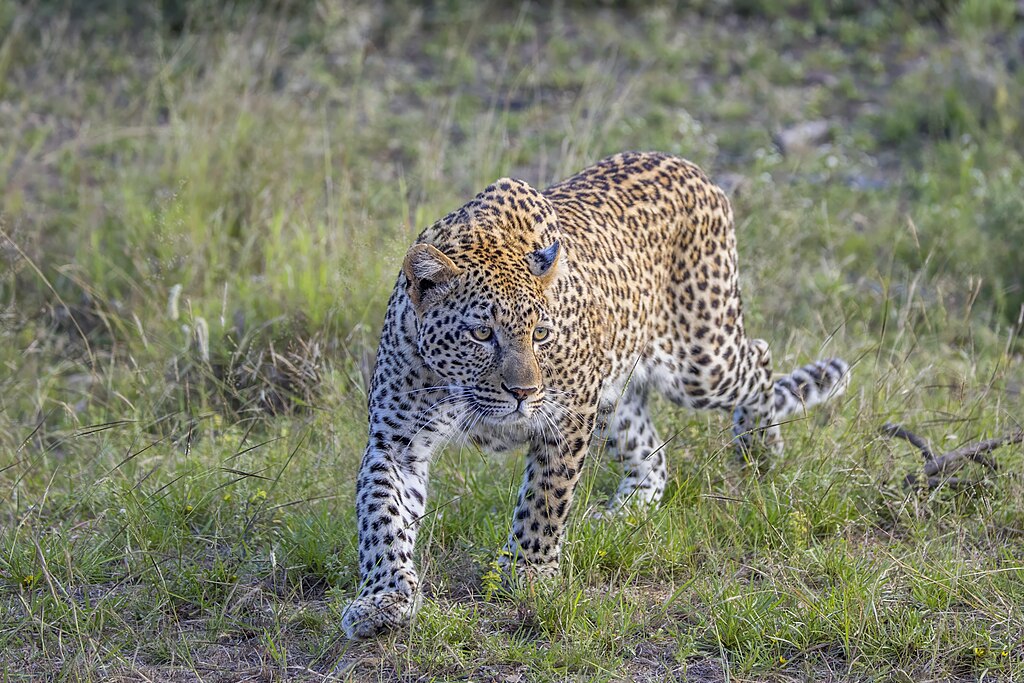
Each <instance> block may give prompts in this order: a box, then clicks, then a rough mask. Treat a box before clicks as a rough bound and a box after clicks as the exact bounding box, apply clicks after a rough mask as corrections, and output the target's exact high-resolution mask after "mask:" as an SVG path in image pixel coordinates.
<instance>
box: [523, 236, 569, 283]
mask: <svg viewBox="0 0 1024 683" xmlns="http://www.w3.org/2000/svg"><path fill="white" fill-rule="evenodd" d="M561 255H562V246H561V245H560V244H559V243H558V240H555V241H554V242H552V243H551V246H548V247H545V248H543V249H537V250H536V251H531V252H530V253H529V254H527V255H526V264H527V266H529V268H530V272H531V273H533V274H534V275H536V276H537V277H539V278H540V279H541V282H543V283H544V285H545V286H547V285H548V284H550V283H551V282H552V281H553V280H554V279H555V277H556V276H557V275H558V265H559V261H560V260H561Z"/></svg>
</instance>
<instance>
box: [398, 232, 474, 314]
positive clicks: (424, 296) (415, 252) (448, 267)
mask: <svg viewBox="0 0 1024 683" xmlns="http://www.w3.org/2000/svg"><path fill="white" fill-rule="evenodd" d="M402 272H403V273H405V279H406V280H408V289H407V291H408V293H409V298H410V299H411V300H412V305H413V307H414V308H415V309H416V312H417V313H419V314H420V315H422V314H423V311H424V310H426V307H427V305H428V304H429V303H431V302H433V301H439V300H440V299H441V298H443V297H444V295H445V294H447V293H448V291H449V289H450V288H451V285H452V281H453V280H454V279H455V278H456V277H457V276H458V275H459V273H460V272H461V271H460V270H459V267H458V266H456V265H455V264H454V263H453V262H452V260H451V259H450V258H448V257H447V256H445V255H444V253H442V252H441V251H440V250H439V249H437V247H434V246H432V245H429V244H414V245H413V246H412V248H411V249H409V253H407V254H406V255H405V262H404V263H402Z"/></svg>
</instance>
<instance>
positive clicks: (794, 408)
mask: <svg viewBox="0 0 1024 683" xmlns="http://www.w3.org/2000/svg"><path fill="white" fill-rule="evenodd" d="M849 385H850V365H849V363H847V362H846V361H844V360H840V359H839V358H829V359H828V360H819V361H815V362H814V363H809V364H808V365H804V366H803V367H800V368H797V369H796V370H794V371H793V372H791V373H790V374H788V375H786V376H785V377H780V378H779V379H777V380H775V419H776V420H780V419H783V418H786V417H788V416H790V415H794V414H799V413H801V412H803V410H805V409H807V408H810V407H811V406H816V405H818V404H821V403H824V402H825V401H828V400H830V399H833V398H835V397H836V396H840V395H842V393H843V392H844V391H846V388H847V387H848V386H849Z"/></svg>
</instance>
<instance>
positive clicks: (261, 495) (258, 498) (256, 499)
mask: <svg viewBox="0 0 1024 683" xmlns="http://www.w3.org/2000/svg"><path fill="white" fill-rule="evenodd" d="M266 499H267V492H266V491H264V490H263V489H258V490H257V491H256V493H254V494H252V495H251V496H250V497H249V502H250V503H252V504H254V505H255V504H256V503H261V502H263V501H265V500H266Z"/></svg>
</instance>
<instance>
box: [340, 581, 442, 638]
mask: <svg viewBox="0 0 1024 683" xmlns="http://www.w3.org/2000/svg"><path fill="white" fill-rule="evenodd" d="M422 602H423V598H422V596H421V595H420V594H419V593H418V592H417V593H415V594H409V593H400V592H397V591H391V592H385V593H377V594H375V595H362V596H360V597H358V598H356V599H355V600H353V601H352V602H350V603H349V605H348V607H346V608H345V611H344V612H343V613H342V616H341V625H342V627H343V628H344V629H345V635H347V636H348V637H349V638H350V639H352V640H362V639H364V638H373V637H374V636H376V635H378V634H380V633H383V632H384V631H390V630H392V629H396V628H401V627H403V626H408V625H409V622H410V621H412V618H413V616H414V615H415V614H416V611H417V610H419V608H420V604H421V603H422Z"/></svg>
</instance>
